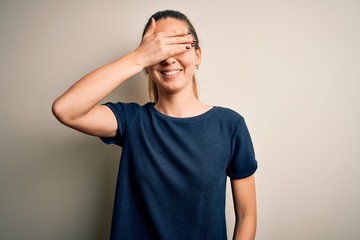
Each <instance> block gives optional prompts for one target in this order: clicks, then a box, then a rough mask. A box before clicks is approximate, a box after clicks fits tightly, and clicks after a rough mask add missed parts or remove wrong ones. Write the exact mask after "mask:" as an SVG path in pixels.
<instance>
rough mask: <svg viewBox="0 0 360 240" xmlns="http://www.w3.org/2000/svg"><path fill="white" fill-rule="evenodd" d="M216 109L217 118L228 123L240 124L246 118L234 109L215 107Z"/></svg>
mask: <svg viewBox="0 0 360 240" xmlns="http://www.w3.org/2000/svg"><path fill="white" fill-rule="evenodd" d="M215 109H216V113H217V114H216V116H218V117H220V118H221V119H224V120H226V121H234V122H239V121H243V120H244V117H243V116H242V115H241V114H240V113H238V112H237V111H235V110H233V109H230V108H227V107H221V106H215Z"/></svg>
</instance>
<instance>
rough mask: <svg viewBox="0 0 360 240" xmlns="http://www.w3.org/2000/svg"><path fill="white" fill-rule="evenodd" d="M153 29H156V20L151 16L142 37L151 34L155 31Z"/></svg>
mask: <svg viewBox="0 0 360 240" xmlns="http://www.w3.org/2000/svg"><path fill="white" fill-rule="evenodd" d="M155 29H156V21H155V19H154V18H151V23H150V26H149V28H148V30H147V31H146V33H145V34H144V38H145V37H148V36H151V35H153V34H154V32H155Z"/></svg>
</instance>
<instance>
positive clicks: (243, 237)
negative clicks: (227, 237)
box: [233, 216, 256, 240]
mask: <svg viewBox="0 0 360 240" xmlns="http://www.w3.org/2000/svg"><path fill="white" fill-rule="evenodd" d="M255 233H256V216H244V217H242V218H240V219H237V220H236V222H235V229H234V236H233V240H254V239H255Z"/></svg>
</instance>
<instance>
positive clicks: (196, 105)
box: [155, 93, 212, 118]
mask: <svg viewBox="0 0 360 240" xmlns="http://www.w3.org/2000/svg"><path fill="white" fill-rule="evenodd" d="M211 108H212V107H211V106H209V105H207V104H205V103H203V102H201V101H200V100H199V99H197V98H196V97H195V96H194V94H193V93H191V94H189V95H185V94H183V95H182V96H180V95H179V94H177V95H171V96H164V95H162V96H159V101H158V102H157V103H156V104H155V109H156V110H158V111H159V112H161V113H163V114H165V115H168V116H171V117H178V118H186V117H194V116H198V115H201V114H203V113H205V112H207V111H208V110H210V109H211Z"/></svg>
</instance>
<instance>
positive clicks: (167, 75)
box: [160, 70, 181, 77]
mask: <svg viewBox="0 0 360 240" xmlns="http://www.w3.org/2000/svg"><path fill="white" fill-rule="evenodd" d="M180 72H181V70H172V71H160V73H161V74H162V75H164V76H166V77H174V76H176V75H177V74H179V73H180Z"/></svg>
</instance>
